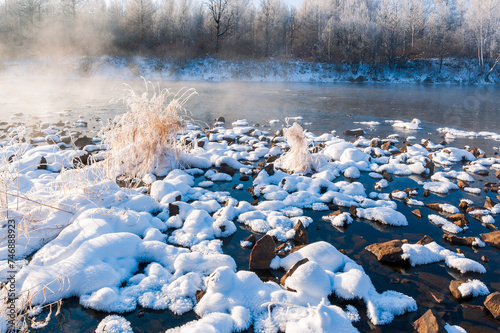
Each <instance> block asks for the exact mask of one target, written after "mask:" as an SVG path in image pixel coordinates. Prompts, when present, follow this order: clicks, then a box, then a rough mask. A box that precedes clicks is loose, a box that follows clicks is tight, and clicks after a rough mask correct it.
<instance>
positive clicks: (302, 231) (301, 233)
mask: <svg viewBox="0 0 500 333" xmlns="http://www.w3.org/2000/svg"><path fill="white" fill-rule="evenodd" d="M294 229H295V236H294V237H293V240H294V241H295V243H296V244H299V245H305V244H307V241H308V240H309V235H308V234H307V230H306V228H305V227H304V225H303V224H302V222H301V221H299V222H297V224H296V225H295V228H294Z"/></svg>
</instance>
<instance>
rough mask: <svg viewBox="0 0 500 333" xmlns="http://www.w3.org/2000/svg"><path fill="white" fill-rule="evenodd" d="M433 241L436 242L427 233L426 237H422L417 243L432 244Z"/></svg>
mask: <svg viewBox="0 0 500 333" xmlns="http://www.w3.org/2000/svg"><path fill="white" fill-rule="evenodd" d="M432 242H434V239H432V238H431V237H429V236H427V235H424V237H422V239H421V240H419V241H418V242H417V243H416V244H420V245H427V244H430V243H432Z"/></svg>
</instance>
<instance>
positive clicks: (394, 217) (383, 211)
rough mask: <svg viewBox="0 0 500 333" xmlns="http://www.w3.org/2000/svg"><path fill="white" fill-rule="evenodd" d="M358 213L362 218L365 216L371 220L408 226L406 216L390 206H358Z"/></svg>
mask: <svg viewBox="0 0 500 333" xmlns="http://www.w3.org/2000/svg"><path fill="white" fill-rule="evenodd" d="M356 213H357V214H358V216H359V217H360V218H364V219H367V220H370V221H375V222H379V223H382V224H388V225H393V226H397V227H399V226H407V225H408V221H407V220H406V217H405V216H404V215H403V214H401V213H400V212H398V211H395V210H394V209H392V208H388V207H377V208H366V209H363V208H358V209H356Z"/></svg>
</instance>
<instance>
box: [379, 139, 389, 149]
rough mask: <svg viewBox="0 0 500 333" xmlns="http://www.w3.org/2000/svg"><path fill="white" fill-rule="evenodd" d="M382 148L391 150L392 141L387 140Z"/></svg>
mask: <svg viewBox="0 0 500 333" xmlns="http://www.w3.org/2000/svg"><path fill="white" fill-rule="evenodd" d="M381 148H382V150H389V149H390V148H391V141H386V142H384V144H383V145H382V146H381Z"/></svg>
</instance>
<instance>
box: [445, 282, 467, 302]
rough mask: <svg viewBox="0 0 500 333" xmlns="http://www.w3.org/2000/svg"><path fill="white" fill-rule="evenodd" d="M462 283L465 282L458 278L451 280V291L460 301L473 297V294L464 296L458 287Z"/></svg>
mask: <svg viewBox="0 0 500 333" xmlns="http://www.w3.org/2000/svg"><path fill="white" fill-rule="evenodd" d="M462 284H464V282H462V281H458V280H452V281H451V282H450V292H451V294H452V295H453V297H455V298H456V299H457V301H459V302H460V301H464V300H465V299H470V298H472V294H470V295H469V296H468V297H464V296H462V293H461V292H460V290H459V289H458V287H460V286H461V285H462Z"/></svg>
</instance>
